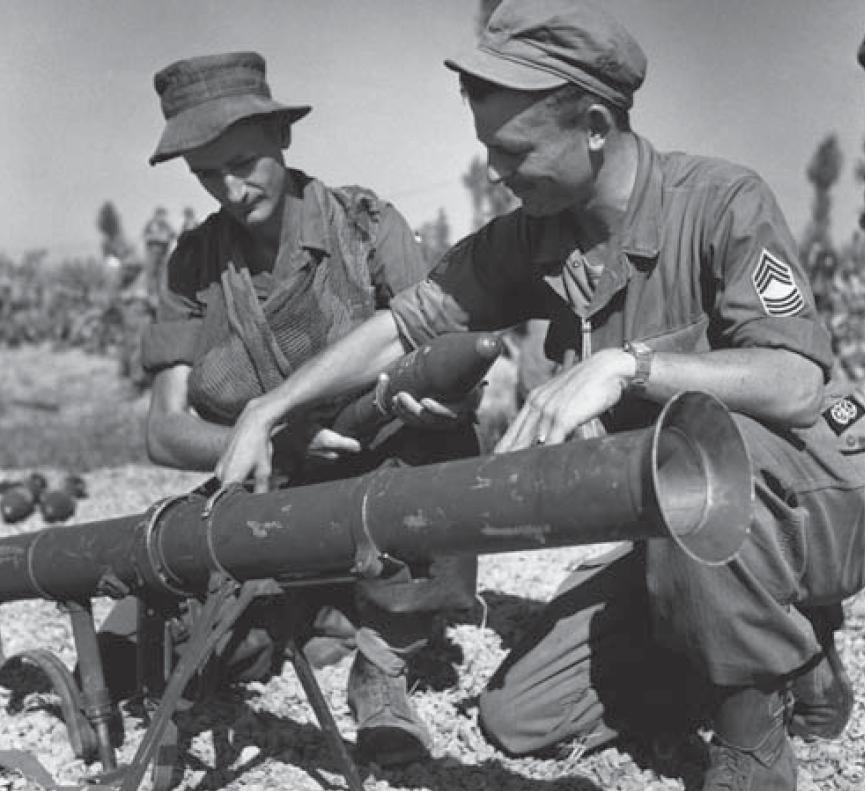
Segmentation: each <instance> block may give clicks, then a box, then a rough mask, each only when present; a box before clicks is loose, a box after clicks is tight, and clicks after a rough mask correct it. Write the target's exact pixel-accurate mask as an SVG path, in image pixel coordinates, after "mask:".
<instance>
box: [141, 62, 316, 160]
mask: <svg viewBox="0 0 865 791" xmlns="http://www.w3.org/2000/svg"><path fill="white" fill-rule="evenodd" d="M153 85H154V87H155V88H156V93H158V94H159V98H160V100H161V102H162V114H163V115H164V116H165V129H164V130H163V132H162V137H161V138H160V139H159V143H158V144H157V146H156V151H154V153H153V156H151V157H150V164H151V165H155V164H157V163H158V162H165V161H166V160H168V159H173V158H174V157H177V156H181V155H182V154H184V153H186V152H187V151H190V150H192V149H193V148H198V147H199V146H202V145H204V144H205V143H209V142H211V141H213V140H215V139H216V138H217V137H219V135H221V134H222V133H223V132H224V131H225V130H226V129H227V128H228V127H229V126H231V124H233V123H236V122H237V121H240V120H242V119H244V118H251V117H252V116H257V115H272V114H278V115H280V116H282V118H283V119H284V123H286V124H293V123H294V122H295V121H298V120H300V119H301V118H303V117H304V116H305V115H306V114H307V113H308V112H309V111H310V110H311V109H312V108H311V107H309V106H308V105H299V106H295V107H288V106H286V105H284V104H280V103H279V102H275V101H274V100H273V99H272V98H271V97H270V88H269V87H268V85H267V81H266V80H265V63H264V58H262V57H261V55H259V54H258V53H257V52H227V53H224V54H219V55H204V56H202V57H198V58H189V59H186V60H178V61H176V62H174V63H172V64H171V65H169V66H166V67H165V68H164V69H162V70H161V71H158V72H157V73H156V75H155V76H154V78H153Z"/></svg>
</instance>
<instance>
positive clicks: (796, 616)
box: [480, 415, 865, 753]
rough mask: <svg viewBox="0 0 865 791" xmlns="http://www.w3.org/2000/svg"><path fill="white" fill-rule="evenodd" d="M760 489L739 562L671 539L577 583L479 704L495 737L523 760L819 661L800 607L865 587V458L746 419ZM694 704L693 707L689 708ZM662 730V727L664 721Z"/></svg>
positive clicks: (627, 550) (612, 561) (672, 715)
mask: <svg viewBox="0 0 865 791" xmlns="http://www.w3.org/2000/svg"><path fill="white" fill-rule="evenodd" d="M735 419H736V421H737V424H738V425H739V428H740V430H741V431H742V434H743V436H744V438H745V442H746V444H747V446H748V449H749V453H750V457H751V462H752V468H753V472H754V480H755V508H754V516H753V520H752V525H751V534H750V536H749V538H748V540H747V542H746V544H745V546H744V547H743V549H742V552H741V553H740V554H739V556H738V557H737V558H736V559H735V560H734V561H733V562H731V563H729V564H727V565H725V566H720V567H709V566H703V565H700V564H698V563H695V562H694V561H693V560H691V559H689V558H688V557H687V556H686V555H684V553H682V552H680V551H679V550H678V549H677V548H676V547H675V545H674V544H673V542H670V541H664V540H652V541H647V542H642V543H640V544H637V545H635V546H634V547H633V548H632V547H631V546H630V545H625V546H623V547H620V548H619V549H617V550H615V551H614V552H613V553H612V554H609V555H606V556H603V557H601V558H598V559H597V560H595V561H592V562H591V563H588V564H585V565H584V566H583V567H581V568H580V569H578V570H577V571H575V572H574V573H573V574H571V575H570V576H569V578H568V579H567V580H566V582H565V583H564V585H563V586H562V588H560V590H559V593H558V594H557V595H556V597H555V598H554V599H553V600H552V601H551V602H550V604H549V605H548V606H547V607H546V608H545V610H544V611H543V612H542V613H541V615H540V616H539V617H538V618H537V619H536V621H535V625H534V627H533V628H532V629H531V630H530V632H529V633H528V634H527V635H526V636H525V637H524V638H523V639H522V640H521V641H520V643H519V644H518V645H517V646H516V648H514V650H513V651H512V652H511V654H510V655H509V656H508V657H507V659H506V660H505V662H504V664H503V665H502V667H501V668H500V669H499V670H498V671H497V673H496V674H495V675H494V676H493V678H492V679H491V681H490V683H489V686H488V688H487V690H486V691H485V692H484V694H483V695H482V697H481V704H480V713H481V722H482V725H483V727H484V730H485V732H486V733H487V735H488V736H489V737H490V738H491V739H492V740H493V741H494V742H496V743H498V744H499V745H501V746H502V747H504V748H505V749H506V750H508V751H510V752H513V753H526V752H534V751H537V750H540V749H543V748H544V747H547V746H549V745H552V744H554V743H555V742H557V741H561V740H563V739H569V738H581V739H584V740H585V741H586V743H587V744H588V745H589V746H594V745H597V744H601V743H603V742H604V741H607V740H609V739H610V738H612V737H614V736H615V735H616V734H617V733H619V732H620V731H622V730H635V729H642V728H645V727H646V726H647V725H648V726H649V727H650V728H651V729H652V730H655V731H656V730H657V729H658V728H657V725H658V724H659V723H662V722H666V723H668V724H674V723H676V722H677V721H678V722H688V721H690V720H691V719H693V718H697V719H699V718H700V716H701V714H703V713H705V712H701V708H703V707H704V706H705V705H706V704H707V702H708V700H709V697H708V695H709V687H710V685H724V686H727V685H755V684H760V683H765V682H768V681H770V680H772V679H777V678H778V677H779V676H785V675H788V674H791V673H794V672H796V671H797V670H799V669H800V668H802V667H803V666H805V665H806V664H808V663H809V662H811V661H813V659H814V657H815V655H816V654H817V653H818V651H819V644H818V641H817V639H816V637H815V628H814V627H813V626H812V624H811V622H810V621H809V618H808V617H806V616H805V615H803V614H802V612H801V611H800V610H806V611H809V610H811V609H812V608H814V607H821V606H825V605H830V604H832V603H837V602H839V601H841V600H842V599H844V598H845V597H847V596H849V595H852V594H853V593H855V592H856V591H858V590H860V589H861V588H862V587H863V584H865V518H863V508H865V492H863V488H862V486H861V485H857V483H858V481H859V480H861V477H862V475H861V470H860V469H858V465H861V464H862V463H863V461H862V457H861V456H860V457H858V458H857V457H849V458H847V457H842V456H840V455H837V454H836V455H834V456H833V455H830V456H828V458H829V463H827V462H826V458H827V457H826V456H825V455H823V456H822V458H820V459H818V458H816V457H814V456H812V455H809V454H808V453H807V452H806V451H805V450H804V448H803V445H802V444H801V443H797V442H795V441H791V440H790V439H789V438H787V437H785V436H783V435H779V434H776V433H775V432H772V431H771V430H769V429H767V428H766V427H764V426H763V425H761V424H760V423H757V422H756V421H754V420H751V419H749V418H745V417H742V416H739V415H737V416H735ZM689 696H691V697H692V698H693V701H694V703H695V708H694V709H693V710H685V709H684V708H682V707H680V706H679V705H678V704H679V703H681V702H683V701H685V700H688V697H689ZM653 723H654V724H653Z"/></svg>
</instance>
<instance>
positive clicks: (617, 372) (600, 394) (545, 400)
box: [494, 349, 635, 453]
mask: <svg viewBox="0 0 865 791" xmlns="http://www.w3.org/2000/svg"><path fill="white" fill-rule="evenodd" d="M634 369H635V362H634V358H633V356H632V355H630V354H628V353H627V352H623V351H621V350H620V349H605V350H603V351H600V352H598V353H597V354H595V355H593V356H592V357H590V358H589V359H588V360H586V361H585V362H582V363H579V364H578V365H575V366H574V367H573V368H569V369H567V370H566V371H563V372H562V373H560V374H558V375H557V376H554V377H553V378H552V379H550V380H549V381H548V382H545V383H544V384H542V385H541V386H540V387H536V388H535V389H534V390H532V391H531V393H529V397H528V398H527V399H526V403H525V405H524V406H523V408H522V409H521V410H520V412H519V414H518V415H517V416H516V418H514V421H513V423H511V425H510V427H509V428H508V430H507V431H506V432H505V434H504V436H503V437H502V438H501V439H500V440H499V442H498V444H497V445H496V447H495V450H494V452H495V453H506V452H508V451H514V450H521V449H522V448H528V447H530V446H531V445H535V444H547V445H554V444H556V443H559V442H563V441H564V440H566V439H567V438H568V437H569V436H570V435H571V434H573V432H574V431H576V430H577V429H578V428H579V427H580V426H581V425H583V424H584V423H587V422H588V421H590V420H592V418H596V417H598V416H599V415H601V414H602V413H604V412H606V411H607V410H608V409H609V408H610V407H612V406H615V405H616V404H617V403H618V402H619V400H620V399H621V397H622V393H623V391H624V389H625V387H626V386H627V384H628V381H629V379H630V377H632V376H633V375H634Z"/></svg>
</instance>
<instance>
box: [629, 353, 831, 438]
mask: <svg viewBox="0 0 865 791" xmlns="http://www.w3.org/2000/svg"><path fill="white" fill-rule="evenodd" d="M681 390H705V391H707V392H710V393H712V394H713V395H715V396H717V397H718V398H719V399H720V400H721V401H723V402H724V403H725V404H726V405H727V406H728V407H729V408H730V409H732V410H734V411H736V412H742V413H744V414H747V415H750V416H751V417H754V418H757V419H759V420H764V421H766V422H769V423H775V424H779V425H784V426H791V427H807V426H810V425H811V424H813V423H814V421H815V420H816V419H817V417H818V416H819V409H820V403H821V400H822V394H823V374H822V371H821V370H820V368H819V367H818V366H817V365H816V364H815V363H814V362H812V361H811V360H808V359H807V358H805V357H802V356H801V355H799V354H796V353H794V352H789V351H786V350H784V349H758V348H749V349H719V350H716V351H712V352H707V353H705V354H672V353H663V352H662V353H658V354H656V355H655V356H654V359H653V361H652V372H651V376H650V377H649V383H648V387H647V389H646V395H647V397H648V398H650V399H651V400H653V401H657V402H659V403H660V402H663V401H666V400H667V399H668V398H670V397H671V396H673V395H674V394H675V393H677V392H679V391H681Z"/></svg>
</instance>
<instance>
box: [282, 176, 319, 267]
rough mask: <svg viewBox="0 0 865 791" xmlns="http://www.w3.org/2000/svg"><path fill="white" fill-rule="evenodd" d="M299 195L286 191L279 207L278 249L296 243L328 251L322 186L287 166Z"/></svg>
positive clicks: (311, 248)
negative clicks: (280, 222)
mask: <svg viewBox="0 0 865 791" xmlns="http://www.w3.org/2000/svg"><path fill="white" fill-rule="evenodd" d="M288 172H289V175H290V176H291V179H292V181H293V182H294V184H296V185H297V187H298V191H299V192H300V195H299V196H298V195H292V194H287V195H286V197H285V207H284V209H283V225H282V242H281V244H280V247H281V248H282V249H287V250H291V249H293V248H294V247H295V245H296V246H298V247H302V248H306V249H310V250H319V251H321V252H322V253H325V254H326V255H330V254H331V248H330V234H329V225H328V221H327V213H326V211H325V206H326V205H327V204H326V201H325V199H324V198H325V195H324V185H323V184H322V183H321V182H320V181H318V180H316V179H314V178H311V177H310V176H307V175H306V173H304V172H303V171H301V170H293V169H290V170H289V171H288Z"/></svg>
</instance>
